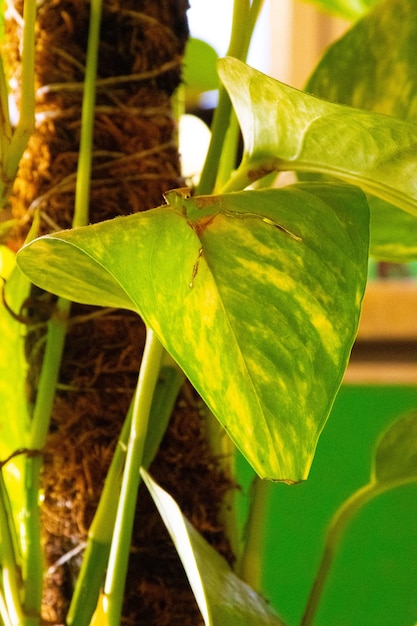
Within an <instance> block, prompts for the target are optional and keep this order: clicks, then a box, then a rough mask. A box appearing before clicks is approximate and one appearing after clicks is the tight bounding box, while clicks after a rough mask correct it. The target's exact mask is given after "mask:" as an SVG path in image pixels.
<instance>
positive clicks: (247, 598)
mask: <svg viewBox="0 0 417 626" xmlns="http://www.w3.org/2000/svg"><path fill="white" fill-rule="evenodd" d="M141 473H142V478H143V480H144V482H145V483H146V486H147V487H148V489H149V492H150V494H151V496H152V498H153V500H154V502H155V504H156V506H157V507H158V510H159V513H160V514H161V517H162V519H163V521H164V523H165V525H166V527H167V530H168V532H169V534H170V535H171V537H172V540H173V542H174V544H175V547H176V549H177V552H178V554H179V556H180V558H181V561H182V564H183V566H184V569H185V572H186V574H187V576H188V579H189V581H190V585H191V588H192V590H193V592H194V595H195V598H196V601H197V603H198V606H199V609H200V611H201V614H202V616H203V618H204V623H205V624H206V626H283V623H282V622H281V620H280V619H278V617H277V616H276V615H275V613H274V611H273V610H272V608H271V607H270V606H269V605H268V604H267V603H266V602H265V600H263V598H261V597H260V596H258V595H257V594H256V593H255V591H254V590H253V589H251V588H250V587H249V585H247V584H246V583H245V582H244V581H243V580H240V579H239V578H238V577H237V576H236V574H235V573H234V572H233V571H232V570H231V569H230V567H229V565H228V564H227V563H226V561H225V560H224V558H223V557H222V556H220V554H218V553H217V552H216V551H215V550H214V549H213V548H212V547H211V546H210V545H209V544H208V543H207V541H206V540H205V539H204V538H203V537H202V536H201V535H200V534H199V533H198V532H197V531H196V529H195V528H194V527H193V526H192V525H191V524H190V523H189V522H188V520H187V519H186V518H185V517H184V516H183V514H182V512H181V510H180V508H179V506H178V504H177V503H176V502H175V500H174V499H173V498H172V497H171V496H170V495H169V494H168V493H167V492H166V491H164V489H162V488H161V487H160V486H159V485H158V484H157V483H156V482H155V481H154V480H153V479H152V477H151V476H150V475H149V474H148V473H147V472H146V471H144V470H142V472H141Z"/></svg>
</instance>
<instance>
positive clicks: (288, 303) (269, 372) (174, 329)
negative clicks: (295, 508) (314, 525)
mask: <svg viewBox="0 0 417 626" xmlns="http://www.w3.org/2000/svg"><path fill="white" fill-rule="evenodd" d="M167 198H168V201H169V203H170V205H169V206H164V207H159V208H157V209H153V210H152V211H147V212H145V213H141V214H137V215H132V216H129V217H127V218H117V219H115V220H112V221H109V222H105V223H102V224H97V225H94V226H89V227H86V228H80V229H75V230H73V231H66V232H62V233H57V234H54V235H51V236H47V237H42V238H40V239H38V240H37V241H35V242H33V243H32V244H30V245H29V246H27V247H25V248H24V249H23V250H22V251H21V252H20V253H19V257H18V259H19V264H20V266H21V267H22V269H23V270H24V271H25V272H26V274H27V275H28V277H29V278H30V279H31V280H32V281H33V282H34V283H36V284H38V285H40V286H41V287H43V288H46V289H48V290H50V291H53V292H55V293H58V294H59V295H61V296H64V297H66V298H69V299H73V300H76V301H79V302H84V303H90V304H99V305H105V306H123V307H126V308H131V309H133V310H136V311H138V312H139V314H140V315H141V316H142V318H143V319H144V321H145V322H146V324H147V325H148V326H149V327H150V328H152V329H153V330H154V331H155V333H156V334H157V336H158V338H159V339H160V341H161V342H162V344H163V345H164V347H165V348H166V349H167V351H168V352H169V353H170V354H171V356H172V357H173V358H174V359H175V360H176V361H177V362H178V363H179V365H180V366H181V368H182V369H183V370H184V372H185V374H186V375H187V377H188V378H189V379H190V381H191V382H192V384H193V385H194V386H195V388H196V389H197V390H198V392H199V393H200V394H201V396H202V397H203V399H204V400H205V402H206V403H207V405H208V406H209V408H210V409H211V410H212V412H213V413H214V415H215V416H216V417H217V419H218V420H219V421H220V422H221V423H222V425H223V426H224V428H225V429H226V430H227V432H228V433H229V435H230V436H231V438H232V439H233V441H234V442H235V443H236V445H237V446H238V448H239V449H240V450H241V451H242V453H243V454H244V455H245V456H246V458H247V459H248V461H249V462H250V463H251V464H252V466H253V467H254V468H255V470H256V472H257V473H258V474H259V475H260V476H261V477H263V478H270V479H274V480H285V481H288V482H296V481H300V480H303V479H305V478H306V477H307V475H308V471H309V468H310V465H311V462H312V459H313V457H314V452H315V448H316V445H317V439H318V437H319V434H320V432H321V430H322V428H323V426H324V424H325V422H326V419H327V417H328V414H329V411H330V408H331V406H332V403H333V400H334V397H335V395H336V393H337V390H338V388H339V385H340V382H341V379H342V376H343V373H344V371H345V368H346V365H347V361H348V358H349V354H350V349H351V346H352V343H353V341H354V338H355V334H356V329H357V324H358V319H359V312H360V306H361V300H362V295H363V291H364V286H365V281H366V275H367V253H368V220H369V214H368V209H367V203H366V199H365V196H364V194H363V193H362V192H361V191H360V189H358V188H356V187H353V186H348V185H325V184H304V185H303V184H300V185H294V186H291V187H288V188H284V189H271V190H264V191H261V190H258V191H246V192H240V193H231V194H224V195H221V196H213V197H212V196H200V197H197V198H186V197H184V196H183V195H181V193H176V192H171V193H170V194H168V195H167Z"/></svg>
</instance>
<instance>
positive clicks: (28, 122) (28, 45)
mask: <svg viewBox="0 0 417 626" xmlns="http://www.w3.org/2000/svg"><path fill="white" fill-rule="evenodd" d="M36 6H37V4H36V2H35V0H28V1H27V2H24V3H23V22H24V26H23V45H22V63H21V67H22V79H21V90H20V115H19V122H18V124H17V127H16V129H15V132H14V133H13V136H12V140H11V143H10V148H9V150H8V155H7V159H6V163H5V164H4V168H5V171H4V176H5V178H6V181H7V182H8V184H10V185H11V184H12V183H13V181H14V178H15V176H16V172H17V169H18V167H19V163H20V160H21V158H22V155H23V152H24V151H25V150H26V147H27V144H28V141H29V138H30V136H31V134H32V132H33V129H34V126H35V23H36Z"/></svg>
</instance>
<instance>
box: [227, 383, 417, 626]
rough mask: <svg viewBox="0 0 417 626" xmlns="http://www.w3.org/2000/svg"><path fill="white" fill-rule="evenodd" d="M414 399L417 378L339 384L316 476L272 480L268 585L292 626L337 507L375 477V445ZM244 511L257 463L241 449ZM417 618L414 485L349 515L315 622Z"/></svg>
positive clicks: (405, 625)
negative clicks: (409, 382) (411, 382)
mask: <svg viewBox="0 0 417 626" xmlns="http://www.w3.org/2000/svg"><path fill="white" fill-rule="evenodd" d="M415 408H417V387H414V386H393V387H387V386H363V387H362V386H351V385H345V386H343V387H342V388H341V390H340V393H339V396H338V397H337V399H336V402H335V405H334V407H333V411H332V414H331V416H330V419H329V421H328V423H327V425H326V427H325V429H324V431H323V433H322V435H321V438H320V440H319V445H318V448H317V453H316V457H315V460H314V463H313V467H312V470H311V474H310V477H309V479H308V480H307V481H306V482H304V483H301V484H298V485H293V486H288V485H285V484H280V483H275V484H273V483H271V484H270V486H269V489H268V491H269V493H268V523H267V531H266V542H265V550H264V554H263V558H264V570H263V591H264V593H265V595H266V596H267V597H268V599H269V600H270V602H271V603H272V604H273V605H274V607H275V608H276V610H277V612H278V613H279V615H280V616H281V617H282V619H283V620H284V621H285V622H286V624H287V626H296V625H297V624H299V621H300V619H301V616H302V613H303V610H304V607H305V603H306V600H307V596H308V593H309V590H310V587H311V584H312V582H313V579H314V576H315V573H316V568H317V565H318V562H319V559H320V556H321V550H322V546H323V538H324V533H325V529H326V527H327V524H328V522H329V520H330V519H331V516H332V513H333V511H335V510H336V509H337V507H338V506H339V505H340V504H341V503H342V502H343V501H344V500H345V499H346V498H347V497H348V496H349V495H350V494H351V493H352V492H353V491H355V490H356V489H357V488H359V487H361V486H362V485H364V484H365V483H366V482H368V480H369V476H370V468H371V459H372V452H373V448H374V445H375V442H376V440H377V439H378V437H379V435H380V433H381V432H382V431H383V430H384V429H385V427H386V426H388V425H389V424H390V423H392V422H393V421H394V420H395V418H396V417H397V416H399V415H401V414H403V413H405V412H407V411H408V410H410V409H415ZM238 472H239V476H240V482H241V485H242V492H241V494H240V495H239V503H238V504H239V508H240V515H241V517H242V518H243V516H244V511H245V507H246V505H247V500H248V492H249V486H250V484H251V481H252V477H253V474H252V471H251V469H250V468H249V467H248V465H247V464H246V462H245V461H244V460H243V459H242V458H241V457H240V455H239V458H238ZM415 624H417V485H416V484H412V485H407V486H403V487H401V488H398V489H395V490H393V491H390V492H387V493H386V494H384V495H382V496H379V497H378V498H377V499H375V500H373V501H372V502H371V503H369V504H368V505H367V506H366V507H365V508H364V509H362V510H361V511H360V512H359V514H358V515H357V516H356V517H355V518H354V519H353V520H352V523H351V524H350V526H349V527H348V529H347V531H346V533H345V535H344V537H343V541H342V544H341V546H340V550H339V552H338V555H337V557H336V560H335V562H334V566H333V568H332V572H331V574H330V577H329V579H328V582H327V585H326V588H325V591H324V594H323V597H322V602H321V604H320V607H319V611H318V613H317V616H316V621H315V625H316V626H414V625H415Z"/></svg>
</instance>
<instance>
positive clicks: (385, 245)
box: [306, 0, 417, 262]
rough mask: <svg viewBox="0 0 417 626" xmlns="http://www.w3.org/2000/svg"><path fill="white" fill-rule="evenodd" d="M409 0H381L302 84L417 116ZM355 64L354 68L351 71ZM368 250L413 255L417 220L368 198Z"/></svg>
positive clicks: (415, 41) (416, 27) (324, 94)
mask: <svg viewBox="0 0 417 626" xmlns="http://www.w3.org/2000/svg"><path fill="white" fill-rule="evenodd" d="M415 8H416V7H415V2H414V0H384V1H383V2H380V3H379V4H377V5H376V6H375V8H374V9H373V10H372V11H371V12H370V13H369V14H368V15H367V16H366V17H364V18H363V19H362V20H360V21H359V22H358V23H357V24H356V25H355V27H354V28H352V29H351V30H350V31H348V32H347V33H346V35H345V36H344V37H342V38H341V39H340V40H338V41H337V42H336V43H335V44H333V46H331V47H330V48H329V49H328V51H327V53H326V54H325V56H324V57H323V59H322V60H321V62H320V64H319V65H318V67H317V69H316V70H315V72H314V74H313V75H312V77H311V78H310V80H309V82H308V84H307V86H306V89H307V91H308V92H310V93H312V94H314V95H316V96H319V97H321V98H326V99H327V100H331V101H333V102H338V103H340V104H347V105H350V106H353V107H358V108H362V109H368V110H370V111H376V112H378V113H385V114H388V115H393V116H396V117H398V118H401V119H403V120H408V121H409V122H416V121H417V74H416V71H415V59H416V55H417V19H416V12H415ZM352 67H355V71H352ZM369 206H370V210H371V244H370V248H371V254H372V255H373V256H375V257H377V258H379V259H383V260H387V261H394V262H396V261H397V262H398V261H409V260H412V259H415V258H417V246H416V241H417V220H416V219H415V218H414V217H412V216H411V215H409V214H406V213H404V212H403V211H399V210H398V209H397V208H396V207H395V206H392V205H391V204H389V203H387V202H383V201H382V200H381V199H379V198H374V197H373V198H370V200H369Z"/></svg>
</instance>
